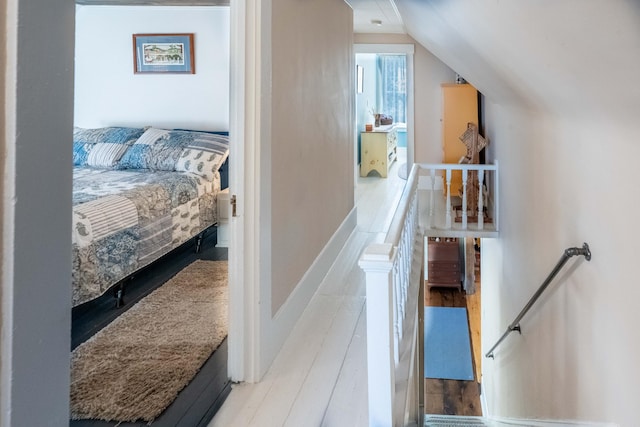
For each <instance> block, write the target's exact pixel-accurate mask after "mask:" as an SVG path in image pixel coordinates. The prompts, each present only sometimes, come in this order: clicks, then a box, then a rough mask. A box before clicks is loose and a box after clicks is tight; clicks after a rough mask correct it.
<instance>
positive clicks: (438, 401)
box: [424, 270, 482, 416]
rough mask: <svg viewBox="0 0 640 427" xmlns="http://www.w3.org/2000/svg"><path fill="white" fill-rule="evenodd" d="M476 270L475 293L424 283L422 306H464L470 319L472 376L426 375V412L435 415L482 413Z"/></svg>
mask: <svg viewBox="0 0 640 427" xmlns="http://www.w3.org/2000/svg"><path fill="white" fill-rule="evenodd" d="M479 273H480V272H479V270H476V274H475V277H476V292H475V293H474V294H472V295H466V293H465V291H459V290H458V289H455V288H436V287H433V288H430V289H429V288H428V287H427V286H425V294H424V295H425V306H432V307H466V308H467V314H468V318H469V332H470V337H471V347H472V355H473V357H472V359H473V364H474V372H475V379H474V380H473V381H456V380H442V379H431V378H425V380H424V383H425V412H426V413H427V414H437V415H471V416H481V415H482V407H481V404H480V380H481V377H480V372H481V366H480V364H481V361H482V357H481V354H480V352H481V350H480V313H481V312H480V274H479Z"/></svg>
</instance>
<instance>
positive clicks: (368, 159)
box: [360, 125, 398, 178]
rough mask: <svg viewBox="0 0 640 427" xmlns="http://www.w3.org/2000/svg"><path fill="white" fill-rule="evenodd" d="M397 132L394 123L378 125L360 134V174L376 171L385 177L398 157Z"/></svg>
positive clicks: (366, 174) (365, 174) (364, 174)
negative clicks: (370, 130)
mask: <svg viewBox="0 0 640 427" xmlns="http://www.w3.org/2000/svg"><path fill="white" fill-rule="evenodd" d="M397 140H398V133H397V130H396V128H395V126H394V125H388V126H380V127H377V128H375V129H374V130H373V131H372V132H362V133H361V134H360V176H368V175H369V173H370V172H372V171H376V172H378V173H379V174H380V176H381V177H382V178H386V177H387V173H388V172H389V168H390V167H391V164H392V163H393V162H394V161H395V160H396V159H397V158H398V152H397Z"/></svg>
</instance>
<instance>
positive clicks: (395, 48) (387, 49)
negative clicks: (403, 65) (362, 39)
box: [353, 43, 416, 55]
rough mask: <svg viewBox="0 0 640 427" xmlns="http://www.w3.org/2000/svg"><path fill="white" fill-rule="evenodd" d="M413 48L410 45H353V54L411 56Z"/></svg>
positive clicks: (413, 51)
mask: <svg viewBox="0 0 640 427" xmlns="http://www.w3.org/2000/svg"><path fill="white" fill-rule="evenodd" d="M415 50H416V48H415V46H414V45H412V44H375V43H355V44H354V45H353V53H398V54H402V53H404V54H407V55H413V54H414V53H415Z"/></svg>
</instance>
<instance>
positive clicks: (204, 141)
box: [176, 132, 229, 180]
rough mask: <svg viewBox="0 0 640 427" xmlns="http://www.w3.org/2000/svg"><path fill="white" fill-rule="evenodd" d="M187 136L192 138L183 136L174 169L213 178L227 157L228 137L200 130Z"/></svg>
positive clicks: (209, 178)
mask: <svg viewBox="0 0 640 427" xmlns="http://www.w3.org/2000/svg"><path fill="white" fill-rule="evenodd" d="M189 136H190V137H192V139H187V138H185V146H184V149H183V150H182V153H181V154H180V159H179V160H178V162H177V163H176V170H177V171H185V172H192V173H195V174H197V175H200V176H202V177H203V178H205V179H208V180H213V178H214V177H215V175H216V173H217V172H218V170H219V169H220V166H222V164H223V163H224V162H225V160H227V157H229V137H228V136H226V135H216V134H209V133H201V132H191V135H189Z"/></svg>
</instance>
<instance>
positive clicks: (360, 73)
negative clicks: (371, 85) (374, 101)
mask: <svg viewBox="0 0 640 427" xmlns="http://www.w3.org/2000/svg"><path fill="white" fill-rule="evenodd" d="M356 74H357V75H356V85H357V92H358V93H362V92H364V68H362V65H356Z"/></svg>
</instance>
